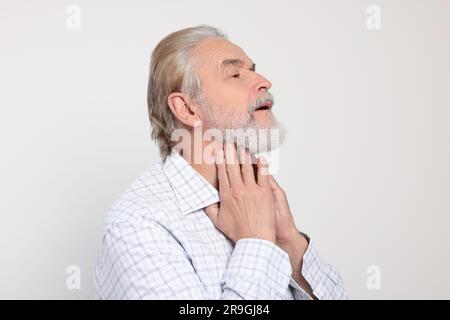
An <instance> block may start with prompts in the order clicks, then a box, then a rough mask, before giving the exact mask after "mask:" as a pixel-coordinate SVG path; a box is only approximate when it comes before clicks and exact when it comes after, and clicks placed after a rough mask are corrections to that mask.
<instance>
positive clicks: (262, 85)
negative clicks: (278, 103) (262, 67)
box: [256, 74, 272, 93]
mask: <svg viewBox="0 0 450 320" xmlns="http://www.w3.org/2000/svg"><path fill="white" fill-rule="evenodd" d="M271 87H272V83H271V82H270V81H269V80H267V79H266V78H265V77H264V76H262V75H260V74H258V77H257V82H256V91H257V92H258V93H259V92H261V91H263V92H267V91H269V89H270V88H271Z"/></svg>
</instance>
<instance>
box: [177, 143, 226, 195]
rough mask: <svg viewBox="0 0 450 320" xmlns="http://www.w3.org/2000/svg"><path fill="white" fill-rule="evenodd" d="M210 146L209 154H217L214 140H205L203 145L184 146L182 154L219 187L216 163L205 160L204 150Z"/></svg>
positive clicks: (210, 181) (212, 183)
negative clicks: (195, 146)
mask: <svg viewBox="0 0 450 320" xmlns="http://www.w3.org/2000/svg"><path fill="white" fill-rule="evenodd" d="M206 148H208V149H207V150H210V151H211V152H209V151H208V154H211V155H212V156H215V148H214V143H213V142H210V141H208V142H203V143H202V145H201V146H198V147H197V148H195V150H194V147H193V146H192V147H191V148H183V149H182V150H181V156H182V157H183V158H184V159H185V160H186V162H187V163H189V164H190V165H191V167H192V168H194V170H195V171H197V172H198V173H199V174H200V175H201V176H203V178H205V179H206V181H208V182H209V183H210V184H211V185H212V186H214V188H216V189H217V190H218V189H219V181H218V178H217V167H216V164H215V163H214V162H213V163H208V162H206V161H204V160H203V152H204V150H205V149H206Z"/></svg>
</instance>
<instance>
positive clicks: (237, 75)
mask: <svg viewBox="0 0 450 320" xmlns="http://www.w3.org/2000/svg"><path fill="white" fill-rule="evenodd" d="M194 55H195V58H196V61H197V63H198V69H197V71H198V72H199V76H200V79H201V82H202V98H201V99H200V101H198V103H199V105H200V109H201V110H200V112H201V117H202V120H203V126H204V127H205V128H216V129H220V130H224V129H228V128H232V129H243V130H244V131H247V132H250V136H252V135H253V137H250V138H257V139H258V146H257V147H256V148H254V147H253V148H252V147H250V148H249V146H248V144H247V145H246V147H247V148H248V149H249V151H250V152H251V153H252V154H254V153H259V152H262V151H269V150H271V149H274V148H276V147H277V146H278V145H279V144H280V143H281V140H283V138H284V131H283V130H282V129H283V128H282V126H281V125H280V124H279V123H278V121H277V120H276V118H275V116H274V115H273V113H272V110H271V107H272V106H271V105H270V104H272V105H273V103H274V100H273V97H272V95H271V94H270V93H269V92H268V90H269V89H270V87H271V86H272V84H271V83H270V81H269V80H267V79H266V78H264V77H263V76H262V75H260V74H258V73H256V72H255V65H254V63H253V61H252V60H251V59H250V58H249V57H248V56H247V55H246V54H245V52H244V51H243V50H242V49H241V48H239V47H238V46H236V45H234V44H233V43H231V42H229V41H228V40H225V39H220V38H210V39H206V40H204V41H203V42H201V43H200V44H199V45H198V46H197V47H196V48H195V51H194ZM263 104H268V105H267V106H266V107H265V108H262V109H261V110H256V109H257V108H258V107H260V106H261V105H263ZM247 129H254V130H247ZM258 129H271V132H275V131H276V134H277V135H278V139H276V140H277V141H273V140H274V139H273V138H271V136H270V135H269V136H268V135H267V131H265V132H262V131H261V130H258ZM255 132H258V133H257V135H255V134H254V133H255ZM263 135H264V136H263ZM238 144H239V142H238ZM260 144H266V146H261V145H260ZM242 146H244V145H242Z"/></svg>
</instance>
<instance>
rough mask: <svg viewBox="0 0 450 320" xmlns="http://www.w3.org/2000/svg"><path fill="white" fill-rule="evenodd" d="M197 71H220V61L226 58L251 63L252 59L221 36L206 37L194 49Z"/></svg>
mask: <svg viewBox="0 0 450 320" xmlns="http://www.w3.org/2000/svg"><path fill="white" fill-rule="evenodd" d="M194 57H195V60H196V63H197V67H198V68H199V71H200V72H201V73H202V72H208V73H209V72H220V66H221V63H222V62H223V61H224V60H227V59H240V60H243V61H244V62H245V63H246V64H249V65H251V64H252V60H251V59H250V58H249V57H248V56H247V55H246V54H245V52H244V51H243V50H242V49H241V48H240V47H239V46H237V45H235V44H234V43H232V42H230V41H228V40H226V39H221V38H207V39H205V40H203V41H202V42H200V43H199V44H198V45H197V46H196V47H195V49H194Z"/></svg>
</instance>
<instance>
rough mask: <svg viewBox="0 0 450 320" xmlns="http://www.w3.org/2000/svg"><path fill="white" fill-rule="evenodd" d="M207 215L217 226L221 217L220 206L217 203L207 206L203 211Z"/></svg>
mask: <svg viewBox="0 0 450 320" xmlns="http://www.w3.org/2000/svg"><path fill="white" fill-rule="evenodd" d="M203 210H204V211H205V213H206V215H207V216H208V217H209V219H211V221H212V223H213V224H214V225H215V226H217V221H218V217H219V205H218V204H217V203H214V204H212V205H210V206H207V207H206V208H204V209H203Z"/></svg>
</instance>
